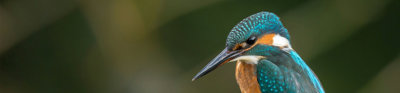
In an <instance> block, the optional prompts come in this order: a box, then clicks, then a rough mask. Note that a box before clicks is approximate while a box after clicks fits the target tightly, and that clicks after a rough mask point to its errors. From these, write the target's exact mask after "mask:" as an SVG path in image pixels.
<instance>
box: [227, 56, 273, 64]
mask: <svg viewBox="0 0 400 93" xmlns="http://www.w3.org/2000/svg"><path fill="white" fill-rule="evenodd" d="M262 58H265V57H264V56H256V55H245V56H239V57H237V58H235V59H233V60H232V61H240V62H245V63H247V64H257V63H258V61H259V60H260V59H262Z"/></svg>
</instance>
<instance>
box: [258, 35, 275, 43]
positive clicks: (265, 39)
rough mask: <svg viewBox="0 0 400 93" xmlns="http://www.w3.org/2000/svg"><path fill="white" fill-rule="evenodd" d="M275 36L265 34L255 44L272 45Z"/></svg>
mask: <svg viewBox="0 0 400 93" xmlns="http://www.w3.org/2000/svg"><path fill="white" fill-rule="evenodd" d="M274 36H275V34H266V35H264V36H262V37H261V38H260V39H258V40H257V42H256V44H264V45H271V44H272V43H273V40H272V38H274Z"/></svg>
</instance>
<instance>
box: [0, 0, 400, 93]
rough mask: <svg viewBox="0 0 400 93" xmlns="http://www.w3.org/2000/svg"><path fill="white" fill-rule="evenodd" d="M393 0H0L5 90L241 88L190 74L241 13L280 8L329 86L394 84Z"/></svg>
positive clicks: (386, 88)
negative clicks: (192, 80)
mask: <svg viewBox="0 0 400 93" xmlns="http://www.w3.org/2000/svg"><path fill="white" fill-rule="evenodd" d="M398 10H400V1H399V0H327V1H313V0H262V1H261V0H260V1H256V0H250V1H236V0H203V1H196V0H114V1H112V0H79V1H74V0H33V1H32V0H0V20H1V21H0V92H1V93H239V89H238V86H237V84H236V81H235V78H234V65H235V64H227V65H224V66H223V67H221V68H218V69H217V70H215V71H213V72H212V73H210V74H209V75H207V76H205V77H203V78H201V79H199V80H197V81H195V82H191V81H190V80H191V78H192V76H193V75H194V74H196V73H197V71H199V70H200V69H201V68H202V67H203V66H204V65H205V64H206V63H207V62H208V61H209V60H211V59H212V58H213V57H214V56H215V55H217V53H218V52H220V51H221V50H222V49H223V47H224V45H225V39H226V36H227V35H228V33H229V31H230V29H231V28H232V27H233V26H234V25H236V23H238V22H239V21H241V20H242V19H243V18H245V17H247V16H249V15H251V14H254V13H257V12H260V11H270V12H274V13H276V14H277V15H278V16H280V17H281V20H282V22H283V23H284V25H285V26H286V27H287V29H288V30H289V32H290V34H291V36H292V40H291V41H292V44H293V47H294V49H295V50H296V51H298V52H299V54H300V55H301V56H302V57H303V58H304V59H305V61H306V62H307V64H309V66H310V67H311V68H312V69H313V70H314V72H315V73H316V74H317V75H318V76H319V78H320V80H321V82H322V84H323V86H324V88H325V90H326V91H327V92H328V93H330V92H332V93H354V92H362V93H376V92H380V93H396V92H398V91H400V90H399V89H400V87H399V86H400V85H399V84H400V80H399V79H398V78H400V73H399V72H400V68H399V67H400V65H399V63H400V55H399V53H400V44H399V41H400V39H399V38H398V35H399V34H400V32H399V31H400V28H399V26H400V23H399V21H400V18H399V16H400V12H398Z"/></svg>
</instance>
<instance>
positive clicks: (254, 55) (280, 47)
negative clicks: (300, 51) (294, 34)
mask: <svg viewBox="0 0 400 93" xmlns="http://www.w3.org/2000/svg"><path fill="white" fill-rule="evenodd" d="M289 50H291V46H290V41H289V34H288V31H287V29H286V28H285V27H284V26H283V25H282V23H281V22H280V20H279V17H278V16H276V15H275V14H273V13H270V12H260V13H257V14H254V15H251V16H249V17H247V18H245V19H244V20H242V21H241V22H239V23H238V24H237V25H236V26H235V27H234V28H233V29H232V30H231V32H230V33H229V35H228V38H227V40H226V47H225V49H224V50H222V52H221V53H219V54H218V55H217V56H216V57H215V58H214V59H212V60H211V61H210V62H209V63H208V64H207V65H206V66H205V67H204V68H203V69H202V70H201V71H200V72H199V73H197V74H196V76H195V77H194V78H193V79H192V81H194V80H196V79H198V78H200V77H202V76H204V75H206V74H207V73H209V72H211V71H213V70H214V69H216V68H217V67H219V66H221V65H223V64H225V63H228V62H235V61H241V62H246V63H248V64H257V62H258V60H260V59H263V58H268V57H269V56H271V55H274V54H280V53H283V52H285V51H286V52H288V51H289Z"/></svg>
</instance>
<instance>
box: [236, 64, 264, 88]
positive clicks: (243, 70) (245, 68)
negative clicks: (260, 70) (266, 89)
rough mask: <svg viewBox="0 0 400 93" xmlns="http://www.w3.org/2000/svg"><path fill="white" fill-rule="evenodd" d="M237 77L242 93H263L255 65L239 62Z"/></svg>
mask: <svg viewBox="0 0 400 93" xmlns="http://www.w3.org/2000/svg"><path fill="white" fill-rule="evenodd" d="M235 75H236V81H237V83H238V84H239V87H240V91H242V93H261V91H260V85H259V84H258V81H257V75H256V67H255V65H254V64H247V63H244V62H240V61H238V62H237V63H236V73H235Z"/></svg>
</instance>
